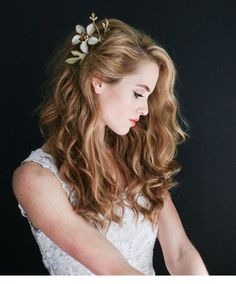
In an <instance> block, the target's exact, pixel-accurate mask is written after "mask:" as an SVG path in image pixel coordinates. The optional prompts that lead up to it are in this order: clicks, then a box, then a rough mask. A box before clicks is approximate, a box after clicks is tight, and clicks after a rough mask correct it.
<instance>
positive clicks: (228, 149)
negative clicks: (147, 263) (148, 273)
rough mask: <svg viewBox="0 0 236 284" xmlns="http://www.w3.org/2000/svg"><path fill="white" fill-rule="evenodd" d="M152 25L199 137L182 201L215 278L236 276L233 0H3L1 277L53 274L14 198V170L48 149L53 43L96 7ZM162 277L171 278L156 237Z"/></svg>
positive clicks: (178, 201)
mask: <svg viewBox="0 0 236 284" xmlns="http://www.w3.org/2000/svg"><path fill="white" fill-rule="evenodd" d="M93 11H94V12H95V13H96V14H97V16H98V17H99V19H100V18H104V17H107V18H110V17H114V18H118V19H121V20H124V21H125V22H127V23H129V24H131V25H133V26H136V27H138V28H140V29H143V30H145V31H146V32H147V33H149V34H150V35H151V36H153V37H155V38H156V39H157V40H158V41H159V42H160V44H161V45H162V46H163V47H164V48H166V49H167V51H168V52H169V54H170V55H171V57H172V58H173V60H174V62H175V63H176V65H177V71H178V77H177V83H176V94H177V95H178V97H179V101H180V105H181V110H182V113H183V114H184V116H185V117H186V118H187V119H188V121H189V123H190V126H191V131H190V135H191V138H190V140H188V141H187V142H186V143H185V144H184V145H182V146H181V147H180V148H179V151H178V160H179V161H180V162H181V163H182V165H183V170H182V172H181V173H180V174H179V175H178V176H177V180H178V181H179V182H180V186H179V187H178V188H176V189H175V192H174V203H175V205H176V208H177V210H178V212H179V215H180V217H181V220H182V222H183V225H184V227H185V230H186V233H187V234H188V236H189V238H190V240H191V241H192V242H193V244H194V245H195V247H196V248H197V249H198V251H199V253H200V254H201V256H202V258H203V260H204V262H205V264H206V266H207V268H208V270H209V273H210V274H214V275H219V274H225V275H230V274H231V275H235V274H236V244H235V240H236V223H235V216H236V193H235V190H236V188H235V146H233V145H235V92H236V83H235V75H236V72H235V66H236V56H235V50H236V16H235V15H236V2H235V1H233V0H232V1H230V0H226V1H209V0H208V1H200V0H198V1H174V0H173V1H158V0H157V1H154V0H153V1H145V2H144V1H140V2H137V1H127V0H126V1H78V0H77V1H69V0H68V1H45V2H43V1H5V2H3V3H2V8H1V63H2V67H1V79H2V80H1V85H2V88H1V90H2V92H1V101H2V104H1V115H2V118H1V127H2V131H1V150H2V155H1V157H2V163H1V176H0V178H1V208H0V210H1V212H0V213H1V214H0V216H1V217H0V218H1V234H0V236H1V241H0V244H1V249H0V258H1V265H0V274H7V275H15V274H19V275H20V274H25V275H27V274H38V275H40V274H47V271H46V269H45V268H44V267H43V264H42V261H41V256H40V253H39V250H38V247H37V245H36V243H35V241H34V239H33V236H32V234H31V232H30V228H29V225H28V223H27V221H26V219H24V218H23V217H21V215H20V212H19V209H18V208H17V203H16V200H15V198H14V196H13V194H12V188H11V176H12V172H13V170H14V169H15V168H16V167H17V166H18V165H19V163H20V161H22V160H23V159H25V158H26V157H27V156H28V155H29V153H30V151H31V150H33V149H35V148H37V147H39V146H41V144H42V142H43V141H42V138H41V136H40V133H39V129H38V118H37V117H36V116H33V114H32V111H33V109H34V108H35V107H36V106H37V105H38V104H39V102H40V97H39V89H40V85H41V83H42V82H43V80H44V69H45V66H46V64H47V62H48V60H49V58H50V56H51V54H52V51H53V48H54V47H55V45H56V44H57V43H58V42H60V41H61V40H63V38H64V37H65V36H66V35H67V34H68V32H70V31H71V30H73V29H74V26H75V25H76V24H86V23H88V17H89V15H90V14H91V12H93ZM154 267H155V270H156V274H159V275H160V274H168V272H167V270H166V268H165V265H164V262H163V257H162V253H161V250H160V247H159V244H158V242H157V244H156V247H155V253H154Z"/></svg>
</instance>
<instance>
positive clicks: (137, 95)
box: [134, 92, 143, 98]
mask: <svg viewBox="0 0 236 284" xmlns="http://www.w3.org/2000/svg"><path fill="white" fill-rule="evenodd" d="M134 96H135V98H138V97H143V95H141V94H138V93H136V92H134Z"/></svg>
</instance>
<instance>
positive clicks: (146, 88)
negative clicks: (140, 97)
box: [136, 84, 150, 92]
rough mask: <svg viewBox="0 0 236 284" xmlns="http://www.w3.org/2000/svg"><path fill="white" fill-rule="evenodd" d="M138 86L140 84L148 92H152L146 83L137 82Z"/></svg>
mask: <svg viewBox="0 0 236 284" xmlns="http://www.w3.org/2000/svg"><path fill="white" fill-rule="evenodd" d="M136 86H139V87H143V88H144V89H145V90H147V91H148V92H150V89H149V87H148V86H147V85H144V84H137V85H136Z"/></svg>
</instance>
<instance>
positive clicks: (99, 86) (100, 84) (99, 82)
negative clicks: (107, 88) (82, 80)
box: [92, 77, 103, 94]
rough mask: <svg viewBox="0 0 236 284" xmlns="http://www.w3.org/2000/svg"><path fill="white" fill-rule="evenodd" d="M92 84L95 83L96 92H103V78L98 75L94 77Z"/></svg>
mask: <svg viewBox="0 0 236 284" xmlns="http://www.w3.org/2000/svg"><path fill="white" fill-rule="evenodd" d="M92 85H93V89H94V91H95V93H96V94H100V93H101V92H102V89H103V82H102V80H101V79H99V78H97V77H93V79H92Z"/></svg>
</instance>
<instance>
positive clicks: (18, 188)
mask: <svg viewBox="0 0 236 284" xmlns="http://www.w3.org/2000/svg"><path fill="white" fill-rule="evenodd" d="M12 187H13V192H14V194H15V197H16V199H17V200H18V202H19V203H20V204H21V206H22V207H23V208H24V210H25V211H26V213H27V215H28V216H29V218H30V219H31V222H32V223H33V224H34V226H35V227H36V228H39V227H41V226H42V225H43V224H42V223H43V219H45V217H47V218H53V216H54V218H56V217H55V214H54V212H56V211H60V212H63V210H64V211H65V212H67V213H68V212H69V211H71V210H72V206H71V204H70V203H69V201H68V198H67V196H66V194H65V192H64V190H63V188H62V184H61V182H60V181H59V180H58V179H57V177H56V176H55V175H54V174H53V173H52V172H51V171H50V170H49V169H46V168H44V167H42V166H41V165H40V164H38V163H35V162H26V163H24V164H22V165H20V166H19V167H18V168H16V169H15V171H14V173H13V177H12ZM59 209H60V210H59ZM43 211H44V213H43ZM45 213H47V216H45Z"/></svg>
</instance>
